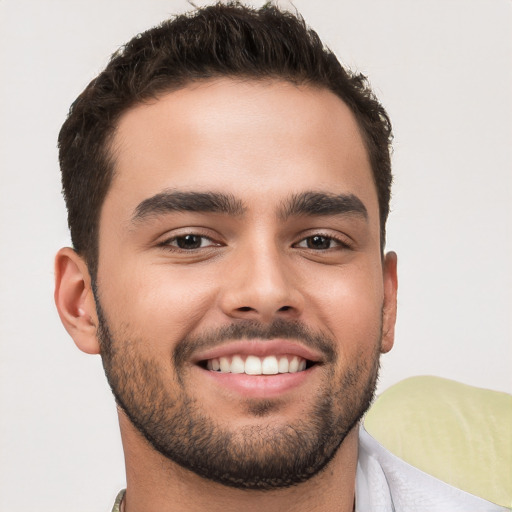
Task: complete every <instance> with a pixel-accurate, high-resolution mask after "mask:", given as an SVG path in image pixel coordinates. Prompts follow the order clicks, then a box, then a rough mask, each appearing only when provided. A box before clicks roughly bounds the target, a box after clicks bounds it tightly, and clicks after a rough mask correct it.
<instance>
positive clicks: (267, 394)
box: [199, 366, 316, 398]
mask: <svg viewBox="0 0 512 512" xmlns="http://www.w3.org/2000/svg"><path fill="white" fill-rule="evenodd" d="M315 368H316V366H313V367H311V368H309V369H307V370H304V371H302V372H296V373H278V374H276V375H247V374H245V373H221V372H213V371H211V370H203V369H202V368H199V369H200V371H202V372H203V373H205V374H206V376H207V378H209V379H211V381H212V383H214V384H215V385H217V386H221V387H223V388H225V389H228V390H230V391H234V392H236V393H238V394H240V395H243V396H245V397H247V398H275V397H278V396H280V395H282V394H284V393H286V392H289V391H292V390H294V389H296V388H298V387H300V386H301V385H302V384H304V382H305V381H306V380H307V379H308V378H310V377H311V375H312V374H313V373H314V370H315Z"/></svg>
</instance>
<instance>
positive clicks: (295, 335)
mask: <svg viewBox="0 0 512 512" xmlns="http://www.w3.org/2000/svg"><path fill="white" fill-rule="evenodd" d="M275 338H284V339H293V340H298V341H301V342H302V343H304V344H305V345H306V346H308V347H311V348H314V349H316V350H318V351H319V352H321V353H322V355H323V356H324V358H325V361H326V362H333V361H334V360H336V358H337V350H336V343H335V341H334V340H333V339H332V338H331V337H329V336H327V335H326V334H324V333H322V332H319V331H312V330H311V329H310V328H309V327H307V326H306V325H305V324H303V323H302V322H298V321H290V320H282V319H277V320H275V321H273V322H272V323H270V324H263V323H261V322H258V321H254V320H244V321H241V322H237V323H233V324H229V325H224V326H221V327H217V328H215V329H211V330H208V331H205V332H203V333H201V334H199V335H196V336H187V337H185V338H183V339H182V340H181V341H180V342H179V343H178V344H177V345H176V347H175V348H174V354H173V359H174V364H175V365H176V367H179V366H182V365H183V364H185V363H186V362H187V361H188V360H190V358H191V356H192V354H193V353H194V352H196V351H198V350H205V349H210V348H214V347H216V346H218V345H221V344H223V343H224V342H226V341H230V340H240V339H242V340H251V339H260V340H271V339H275Z"/></svg>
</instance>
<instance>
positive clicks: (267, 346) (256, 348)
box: [192, 339, 323, 364]
mask: <svg viewBox="0 0 512 512" xmlns="http://www.w3.org/2000/svg"><path fill="white" fill-rule="evenodd" d="M285 354H287V355H292V356H299V357H302V358H303V359H307V360H308V361H312V362H315V363H320V362H322V360H323V357H322V355H321V354H320V353H319V352H317V351H315V350H312V349H311V348H309V347H307V346H305V345H303V344H301V343H298V342H296V341H292V340H287V339H272V340H263V339H250V340H236V341H230V342H227V343H225V344H222V345H218V346H216V347H213V348H211V349H207V350H204V351H200V352H197V353H196V354H194V356H193V358H192V361H193V362H194V363H196V364H197V363H199V362H200V361H207V360H208V359H218V358H220V357H230V356H234V355H247V356H249V355H253V356H257V357H266V356H272V355H275V356H279V355H285Z"/></svg>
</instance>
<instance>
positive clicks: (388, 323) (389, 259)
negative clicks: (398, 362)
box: [381, 252, 398, 354]
mask: <svg viewBox="0 0 512 512" xmlns="http://www.w3.org/2000/svg"><path fill="white" fill-rule="evenodd" d="M382 273H383V279H384V304H383V307H382V344H381V352H382V353H383V354H385V353H386V352H389V351H390V350H391V349H392V348H393V343H394V342H395V322H396V296H397V290H398V277H397V256H396V253H394V252H388V253H387V254H386V255H385V256H384V261H383V269H382Z"/></svg>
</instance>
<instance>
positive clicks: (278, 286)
mask: <svg viewBox="0 0 512 512" xmlns="http://www.w3.org/2000/svg"><path fill="white" fill-rule="evenodd" d="M297 284H298V283H297V281H296V276H295V272H294V270H293V268H292V267H291V265H290V260H289V258H288V257H287V256H286V254H283V253H282V251H280V250H279V249H278V248H277V247H270V248H269V247H267V248H265V249H261V247H260V248H258V249H256V248H254V249H251V250H247V251H244V252H243V253H240V254H238V255H236V256H234V257H233V260H232V261H231V262H230V272H229V274H228V276H227V278H226V279H225V282H224V283H223V293H222V296H221V308H222V310H223V312H224V314H226V315H227V316H229V317H231V318H236V319H246V320H257V321H260V322H271V321H272V320H275V319H276V318H282V319H297V318H298V317H299V316H300V315H301V314H302V312H303V309H304V297H303V294H302V293H301V292H300V291H299V289H298V287H297Z"/></svg>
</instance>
